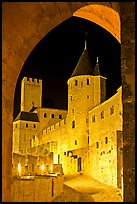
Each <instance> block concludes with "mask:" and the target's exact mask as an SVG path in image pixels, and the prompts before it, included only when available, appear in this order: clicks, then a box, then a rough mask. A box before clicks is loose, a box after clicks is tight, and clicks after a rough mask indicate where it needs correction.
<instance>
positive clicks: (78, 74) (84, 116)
mask: <svg viewBox="0 0 137 204" xmlns="http://www.w3.org/2000/svg"><path fill="white" fill-rule="evenodd" d="M105 80H106V78H104V77H101V76H100V72H99V66H98V61H97V64H96V67H95V70H94V68H93V66H92V63H91V61H90V58H89V55H88V51H87V39H86V40H85V48H84V51H83V53H82V55H81V57H80V59H79V61H78V63H77V65H76V67H75V69H74V71H73V73H72V75H71V77H70V78H69V80H68V82H67V84H68V117H67V118H68V126H69V127H68V131H69V144H68V145H69V149H72V150H74V149H78V148H84V147H88V145H89V121H88V118H89V117H88V113H89V110H91V109H93V108H94V107H95V106H97V105H99V104H100V103H101V102H103V101H104V100H105V93H106V92H105V88H106V83H105ZM102 87H103V88H102Z"/></svg>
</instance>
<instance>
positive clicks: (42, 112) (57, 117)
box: [34, 107, 67, 138]
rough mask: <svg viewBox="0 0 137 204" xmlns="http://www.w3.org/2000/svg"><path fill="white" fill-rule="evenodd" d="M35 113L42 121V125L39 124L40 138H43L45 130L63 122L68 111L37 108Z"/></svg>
mask: <svg viewBox="0 0 137 204" xmlns="http://www.w3.org/2000/svg"><path fill="white" fill-rule="evenodd" d="M34 112H35V113H37V114H38V118H39V121H40V124H39V137H40V138H41V134H42V132H43V129H45V128H47V127H49V126H52V125H54V124H55V123H57V122H59V121H61V120H62V119H64V118H65V117H66V115H67V111H66V110H61V109H53V108H43V107H41V108H37V109H36V110H35V111H34ZM52 114H53V115H52Z"/></svg>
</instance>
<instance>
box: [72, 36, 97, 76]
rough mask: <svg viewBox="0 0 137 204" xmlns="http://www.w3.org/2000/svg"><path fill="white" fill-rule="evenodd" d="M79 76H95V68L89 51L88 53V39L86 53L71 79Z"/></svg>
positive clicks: (83, 54)
mask: <svg viewBox="0 0 137 204" xmlns="http://www.w3.org/2000/svg"><path fill="white" fill-rule="evenodd" d="M79 75H93V66H92V63H91V61H90V58H89V55H88V51H87V39H85V48H84V51H83V53H82V55H81V57H80V59H79V61H78V63H77V65H76V67H75V69H74V71H73V73H72V75H71V77H74V76H79Z"/></svg>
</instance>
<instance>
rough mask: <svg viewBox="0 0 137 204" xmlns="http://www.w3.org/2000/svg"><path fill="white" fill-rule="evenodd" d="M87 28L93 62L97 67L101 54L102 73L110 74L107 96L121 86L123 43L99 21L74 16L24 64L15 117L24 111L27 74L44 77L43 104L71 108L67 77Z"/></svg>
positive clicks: (51, 33) (75, 61)
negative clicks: (22, 96) (22, 83)
mask: <svg viewBox="0 0 137 204" xmlns="http://www.w3.org/2000/svg"><path fill="white" fill-rule="evenodd" d="M85 31H87V33H88V36H87V39H88V40H87V41H88V42H87V49H88V52H89V56H90V59H91V62H92V64H93V66H95V63H96V57H97V56H99V64H100V73H101V75H102V76H104V77H107V98H109V97H111V96H112V95H113V94H114V93H115V92H116V89H117V88H118V87H119V86H120V85H121V73H120V44H119V43H118V41H117V40H116V39H115V38H114V37H113V36H112V35H111V34H110V33H109V32H107V31H106V30H104V29H103V28H102V27H100V26H98V25H97V24H95V23H93V22H90V21H88V20H85V19H82V18H78V17H71V18H69V19H68V20H66V21H64V22H63V23H61V24H60V25H59V26H57V27H56V28H55V29H53V30H52V31H50V32H49V33H48V34H47V35H46V36H45V37H44V38H43V39H42V40H41V41H40V42H39V43H38V44H37V45H36V47H34V49H33V50H32V52H31V53H30V55H29V57H28V58H27V60H26V62H25V63H24V65H23V68H22V70H21V73H20V76H19V78H18V81H17V85H16V90H15V97H14V115H13V117H14V119H15V117H16V116H17V114H18V113H19V111H20V96H21V95H20V90H21V87H20V85H21V80H22V78H23V77H24V76H29V77H34V78H40V79H43V87H42V89H43V95H42V98H43V99H42V106H43V107H53V108H61V109H67V100H68V98H67V94H68V91H67V80H68V79H69V77H70V76H71V74H72V72H73V70H74V68H75V66H76V64H77V62H78V60H79V58H80V56H81V54H82V52H83V49H84V43H85ZM53 101H54V102H53Z"/></svg>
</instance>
